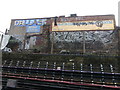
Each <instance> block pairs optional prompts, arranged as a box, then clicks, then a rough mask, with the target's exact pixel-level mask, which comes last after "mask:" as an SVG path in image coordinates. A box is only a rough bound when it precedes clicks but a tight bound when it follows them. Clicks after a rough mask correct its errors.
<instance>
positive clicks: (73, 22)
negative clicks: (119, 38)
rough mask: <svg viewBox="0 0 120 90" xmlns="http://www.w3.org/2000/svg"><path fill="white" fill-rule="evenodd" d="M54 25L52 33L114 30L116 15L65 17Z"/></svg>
mask: <svg viewBox="0 0 120 90" xmlns="http://www.w3.org/2000/svg"><path fill="white" fill-rule="evenodd" d="M56 22H57V25H54V23H55V22H54V21H53V23H52V31H81V30H114V27H115V17H114V15H101V16H81V17H64V18H58V19H57V21H56Z"/></svg>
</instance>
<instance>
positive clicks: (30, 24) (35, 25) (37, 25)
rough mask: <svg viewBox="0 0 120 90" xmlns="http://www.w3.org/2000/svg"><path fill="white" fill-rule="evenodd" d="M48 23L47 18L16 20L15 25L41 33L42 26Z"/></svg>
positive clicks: (27, 30) (30, 31) (29, 31)
mask: <svg viewBox="0 0 120 90" xmlns="http://www.w3.org/2000/svg"><path fill="white" fill-rule="evenodd" d="M45 24H46V19H29V20H16V21H15V22H14V26H18V27H26V32H27V33H39V32H40V31H41V26H43V25H45Z"/></svg>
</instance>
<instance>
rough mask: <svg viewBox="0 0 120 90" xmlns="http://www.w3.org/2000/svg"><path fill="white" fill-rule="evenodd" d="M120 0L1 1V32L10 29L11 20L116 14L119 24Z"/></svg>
mask: <svg viewBox="0 0 120 90" xmlns="http://www.w3.org/2000/svg"><path fill="white" fill-rule="evenodd" d="M119 1H120V0H1V1H0V31H2V32H4V31H5V30H6V28H7V29H9V28H10V22H11V19H26V18H42V17H54V16H61V15H65V16H69V15H70V14H77V15H78V16H86V15H106V14H114V15H115V17H116V23H117V22H118V2H119Z"/></svg>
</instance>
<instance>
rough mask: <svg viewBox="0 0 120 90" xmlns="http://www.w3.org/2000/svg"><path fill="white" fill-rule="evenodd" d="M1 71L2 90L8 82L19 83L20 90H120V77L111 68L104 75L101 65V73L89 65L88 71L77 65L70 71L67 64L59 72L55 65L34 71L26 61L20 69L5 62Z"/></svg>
mask: <svg viewBox="0 0 120 90" xmlns="http://www.w3.org/2000/svg"><path fill="white" fill-rule="evenodd" d="M50 67H51V68H50ZM1 68H2V71H3V73H2V75H1V77H2V78H3V79H2V83H3V88H5V87H6V84H7V82H8V80H17V87H16V89H18V90H21V89H25V90H47V89H51V90H56V89H57V90H59V89H61V90H62V89H66V90H99V89H102V90H112V89H113V90H115V89H118V90H120V73H116V72H114V67H113V66H112V65H110V68H109V69H110V72H105V71H104V68H103V65H102V64H101V65H100V71H94V67H93V65H89V70H84V67H83V65H82V64H80V69H76V68H75V64H74V63H73V64H72V68H71V69H69V70H68V69H66V67H65V63H63V64H62V65H61V68H60V67H59V68H57V64H56V62H54V63H53V65H52V66H51V65H49V63H48V62H46V63H45V65H43V66H42V65H40V62H38V64H37V65H36V67H35V66H33V61H31V62H29V63H27V64H26V63H25V61H24V62H23V63H22V64H21V65H20V62H19V61H17V62H16V64H15V63H13V61H10V62H7V61H4V62H3V66H1ZM16 89H15V90H16ZM3 90H5V89H3Z"/></svg>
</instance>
